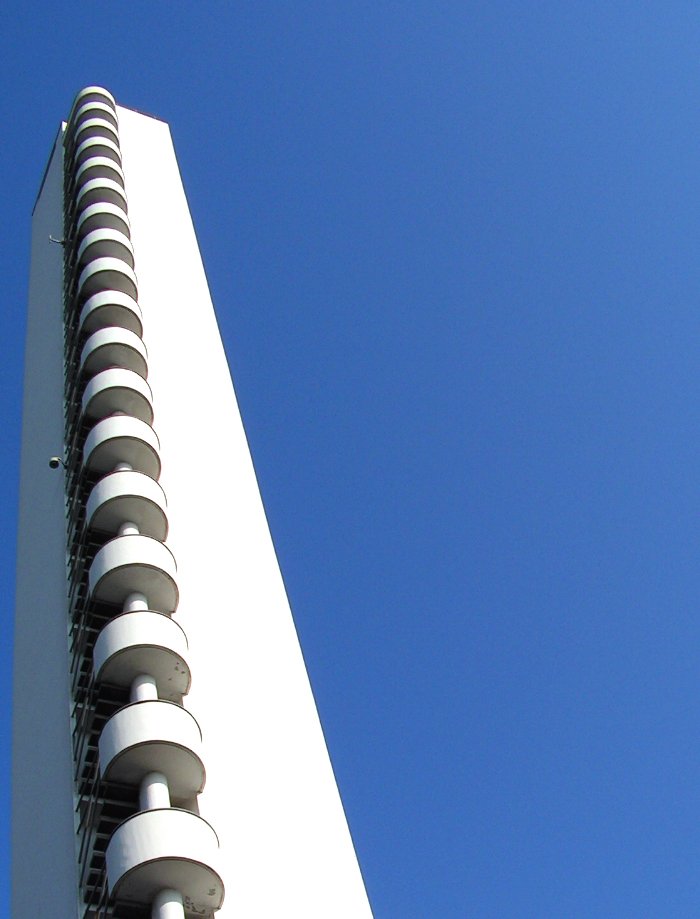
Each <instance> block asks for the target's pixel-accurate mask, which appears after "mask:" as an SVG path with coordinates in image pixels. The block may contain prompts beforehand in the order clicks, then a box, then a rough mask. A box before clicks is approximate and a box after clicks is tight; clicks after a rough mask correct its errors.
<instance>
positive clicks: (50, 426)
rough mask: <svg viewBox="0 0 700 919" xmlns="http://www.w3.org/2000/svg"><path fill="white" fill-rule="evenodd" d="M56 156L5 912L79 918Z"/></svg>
mask: <svg viewBox="0 0 700 919" xmlns="http://www.w3.org/2000/svg"><path fill="white" fill-rule="evenodd" d="M62 195H63V158H62V145H61V139H60V136H59V138H58V140H57V142H56V147H55V149H54V151H53V153H52V157H51V161H50V164H49V169H48V172H47V175H46V177H45V181H44V184H43V187H42V190H41V193H40V196H39V199H38V201H37V205H36V208H35V211H34V218H33V222H32V254H31V276H30V283H29V317H28V325H27V342H26V355H25V376H24V380H25V382H24V415H23V424H22V458H21V466H20V469H21V483H20V507H19V536H18V553H17V558H18V562H17V565H18V567H17V594H16V621H15V636H14V690H13V692H14V699H13V706H14V709H13V738H12V739H13V753H12V771H13V776H12V781H13V793H12V916H13V919H26V917H28V916H37V917H39V916H59V915H60V916H66V917H70V916H74V915H76V914H77V893H76V892H77V878H76V858H75V829H74V819H73V780H72V773H73V767H72V755H71V744H70V687H69V675H68V667H69V661H68V639H67V629H68V625H67V604H66V562H65V504H64V497H63V489H64V483H63V470H62V469H61V468H59V469H57V470H52V469H49V466H48V460H49V457H50V456H52V455H54V454H62V453H63V331H62V330H63V294H62V283H63V249H62V247H61V246H59V245H56V244H55V243H52V242H50V241H49V234H51V235H53V236H54V237H57V238H59V239H60V238H61V237H62V235H63V205H62Z"/></svg>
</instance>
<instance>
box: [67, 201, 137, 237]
mask: <svg viewBox="0 0 700 919" xmlns="http://www.w3.org/2000/svg"><path fill="white" fill-rule="evenodd" d="M94 230H116V231H117V232H118V233H123V234H124V236H128V238H129V239H131V225H130V223H129V218H128V217H127V215H126V211H125V210H123V209H122V208H121V207H120V206H119V205H118V204H109V203H108V202H106V201H98V202H97V204H91V205H90V206H89V207H86V208H85V209H84V210H82V211H81V212H80V215H79V216H78V220H77V222H76V233H77V236H78V239H83V237H85V236H87V235H88V233H92V232H93V231H94Z"/></svg>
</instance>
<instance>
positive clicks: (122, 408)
mask: <svg viewBox="0 0 700 919" xmlns="http://www.w3.org/2000/svg"><path fill="white" fill-rule="evenodd" d="M82 410H83V414H84V415H85V416H86V417H88V418H93V419H95V418H105V417H106V416H108V415H112V414H114V412H124V414H125V415H131V416H132V417H134V418H138V419H140V420H141V421H145V422H146V423H147V424H150V423H151V422H152V421H153V395H152V393H151V387H150V386H149V385H148V383H147V382H146V381H145V380H144V378H143V377H142V376H141V375H140V374H138V373H134V371H133V370H124V369H122V368H120V367H112V368H110V369H109V370H103V371H101V373H98V374H96V375H95V376H94V377H93V378H92V379H91V380H90V381H89V383H88V384H87V386H86V387H85V392H84V393H83V405H82Z"/></svg>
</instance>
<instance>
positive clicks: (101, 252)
mask: <svg viewBox="0 0 700 919" xmlns="http://www.w3.org/2000/svg"><path fill="white" fill-rule="evenodd" d="M92 206H93V207H94V206H95V205H92ZM96 258H118V259H121V261H123V262H126V263H127V265H128V266H129V267H130V268H133V267H134V250H133V248H132V246H131V240H130V239H129V237H128V236H127V235H126V233H124V232H123V231H122V230H112V229H109V228H105V229H99V230H91V232H90V233H87V234H86V235H85V236H84V237H83V239H82V240H81V242H80V245H79V246H78V264H79V265H87V264H89V263H90V262H92V261H94V259H96Z"/></svg>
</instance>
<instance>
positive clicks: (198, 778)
mask: <svg viewBox="0 0 700 919" xmlns="http://www.w3.org/2000/svg"><path fill="white" fill-rule="evenodd" d="M201 746H202V732H201V731H200V729H199V725H198V724H197V721H196V720H195V718H194V716H193V715H191V714H190V712H188V711H187V710H186V709H184V708H182V706H180V705H178V704H177V703H175V702H166V701H164V700H162V699H157V700H155V701H146V702H132V703H131V704H130V705H125V706H124V708H121V709H119V711H118V712H116V713H115V714H114V715H112V717H111V718H110V719H109V720H108V721H107V723H106V724H105V726H104V727H103V729H102V733H101V734H100V743H99V747H100V772H101V774H102V777H103V778H105V779H107V780H108V781H113V782H120V783H122V784H125V785H138V784H139V782H140V781H141V779H142V778H143V777H144V776H145V775H147V774H148V773H149V772H161V773H163V775H165V777H166V779H167V781H168V787H169V789H170V795H171V798H172V799H173V800H185V799H188V798H191V797H192V796H193V795H196V794H199V792H200V791H201V790H202V788H204V781H205V771H204V765H203V763H202V756H201Z"/></svg>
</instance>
